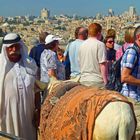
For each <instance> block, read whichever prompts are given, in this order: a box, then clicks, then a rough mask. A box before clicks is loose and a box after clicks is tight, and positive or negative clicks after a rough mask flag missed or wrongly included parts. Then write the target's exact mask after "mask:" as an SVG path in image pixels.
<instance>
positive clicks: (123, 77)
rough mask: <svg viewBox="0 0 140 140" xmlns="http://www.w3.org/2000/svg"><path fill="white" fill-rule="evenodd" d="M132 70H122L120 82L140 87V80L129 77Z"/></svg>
mask: <svg viewBox="0 0 140 140" xmlns="http://www.w3.org/2000/svg"><path fill="white" fill-rule="evenodd" d="M131 72H132V70H131V69H129V68H126V67H125V68H123V69H122V72H121V81H122V82H123V83H127V84H130V85H137V86H140V79H137V78H135V77H134V76H133V75H131Z"/></svg>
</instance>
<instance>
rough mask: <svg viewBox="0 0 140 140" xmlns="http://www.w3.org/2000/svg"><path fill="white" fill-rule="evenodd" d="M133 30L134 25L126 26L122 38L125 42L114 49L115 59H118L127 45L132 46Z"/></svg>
mask: <svg viewBox="0 0 140 140" xmlns="http://www.w3.org/2000/svg"><path fill="white" fill-rule="evenodd" d="M134 31H135V27H128V28H127V29H126V31H125V35H124V40H125V43H124V44H123V46H122V47H121V48H120V49H118V50H117V51H116V60H118V59H119V58H120V57H121V56H122V55H123V53H124V51H125V50H126V49H127V48H128V47H132V46H133V44H134Z"/></svg>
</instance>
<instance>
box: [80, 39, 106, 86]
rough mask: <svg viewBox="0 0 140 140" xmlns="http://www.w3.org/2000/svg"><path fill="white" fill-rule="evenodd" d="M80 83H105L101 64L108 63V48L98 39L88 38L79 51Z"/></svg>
mask: <svg viewBox="0 0 140 140" xmlns="http://www.w3.org/2000/svg"><path fill="white" fill-rule="evenodd" d="M78 59H79V64H80V72H81V78H80V82H86V81H87V82H94V83H103V78H102V75H101V70H100V66H99V64H100V63H103V62H106V48H105V45H104V43H103V42H101V41H99V40H97V39H96V38H88V39H87V40H86V41H84V42H83V44H82V45H81V47H80V49H79V55H78Z"/></svg>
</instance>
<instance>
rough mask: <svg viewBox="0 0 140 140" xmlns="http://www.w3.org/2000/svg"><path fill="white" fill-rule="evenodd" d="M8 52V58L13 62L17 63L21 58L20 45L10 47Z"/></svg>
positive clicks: (7, 49) (7, 48)
mask: <svg viewBox="0 0 140 140" xmlns="http://www.w3.org/2000/svg"><path fill="white" fill-rule="evenodd" d="M6 52H7V56H8V58H9V60H10V61H11V62H14V63H16V62H18V61H19V60H20V58H21V53H20V44H19V43H16V44H13V45H11V46H10V47H6Z"/></svg>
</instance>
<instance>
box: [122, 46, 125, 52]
mask: <svg viewBox="0 0 140 140" xmlns="http://www.w3.org/2000/svg"><path fill="white" fill-rule="evenodd" d="M122 53H123V54H124V53H125V51H124V46H123V45H122Z"/></svg>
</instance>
